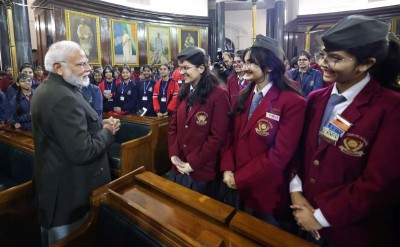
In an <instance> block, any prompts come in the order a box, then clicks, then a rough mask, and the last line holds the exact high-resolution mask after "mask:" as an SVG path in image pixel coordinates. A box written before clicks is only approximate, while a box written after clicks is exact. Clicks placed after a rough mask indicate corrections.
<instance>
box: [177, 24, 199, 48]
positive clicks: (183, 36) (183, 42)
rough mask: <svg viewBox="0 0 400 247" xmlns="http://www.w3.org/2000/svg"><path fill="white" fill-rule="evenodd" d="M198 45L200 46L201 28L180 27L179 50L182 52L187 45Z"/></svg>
mask: <svg viewBox="0 0 400 247" xmlns="http://www.w3.org/2000/svg"><path fill="white" fill-rule="evenodd" d="M189 46H198V47H200V28H196V27H188V28H186V27H185V28H183V27H181V28H179V31H178V49H179V50H178V51H179V52H181V51H182V50H184V49H185V48H186V47H189Z"/></svg>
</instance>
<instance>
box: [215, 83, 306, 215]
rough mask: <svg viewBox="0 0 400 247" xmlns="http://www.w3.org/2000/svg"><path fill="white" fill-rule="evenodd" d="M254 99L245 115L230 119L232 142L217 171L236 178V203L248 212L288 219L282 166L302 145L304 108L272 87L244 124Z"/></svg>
mask: <svg viewBox="0 0 400 247" xmlns="http://www.w3.org/2000/svg"><path fill="white" fill-rule="evenodd" d="M253 90H254V87H253V89H252V91H251V92H253ZM252 97H253V96H252V93H251V95H250V96H249V97H248V98H247V99H246V102H245V106H246V108H245V110H244V112H243V113H242V114H240V115H236V116H235V118H234V123H233V125H234V133H233V136H234V138H233V142H232V143H231V144H230V146H229V148H228V150H225V151H224V152H223V154H222V162H221V170H222V171H233V172H234V179H235V183H236V185H237V190H238V193H239V195H240V198H241V199H242V200H244V201H245V203H246V205H247V206H248V207H250V208H251V209H253V210H256V211H258V212H261V213H264V214H272V213H273V214H277V215H278V214H283V213H287V212H288V211H289V209H290V208H289V205H290V204H289V188H288V185H287V177H286V176H285V175H286V166H287V165H288V163H289V161H290V160H291V158H292V157H293V155H294V152H295V150H296V149H297V145H298V143H299V140H300V136H301V132H302V128H303V121H304V113H305V110H306V102H305V99H304V98H303V97H302V96H300V95H298V94H296V93H294V92H291V91H282V90H280V89H279V88H278V87H276V86H275V85H273V86H272V87H271V89H270V90H269V91H268V93H267V94H266V95H265V96H264V97H263V99H262V100H261V102H260V104H259V105H258V106H257V108H256V109H255V111H254V112H253V115H252V116H251V117H250V119H248V120H247V116H248V113H249V109H250V105H251V101H252Z"/></svg>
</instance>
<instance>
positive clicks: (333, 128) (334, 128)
mask: <svg viewBox="0 0 400 247" xmlns="http://www.w3.org/2000/svg"><path fill="white" fill-rule="evenodd" d="M327 127H328V129H329V130H331V131H333V132H335V133H336V134H338V135H339V136H340V137H342V136H343V135H344V133H345V131H344V130H342V129H341V128H339V127H338V126H336V125H335V124H334V123H332V122H330V123H329V124H328V126H327Z"/></svg>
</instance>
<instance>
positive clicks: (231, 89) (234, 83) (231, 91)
mask: <svg viewBox="0 0 400 247" xmlns="http://www.w3.org/2000/svg"><path fill="white" fill-rule="evenodd" d="M248 84H249V82H247V81H245V85H246V86H247V85H248ZM243 88H245V87H243ZM243 88H242V86H241V85H239V80H238V77H237V75H236V74H234V75H231V76H229V77H228V79H227V80H226V89H227V90H228V95H229V101H230V102H231V106H232V108H233V107H234V106H235V104H236V99H237V97H238V95H239V92H240V90H242V89H243Z"/></svg>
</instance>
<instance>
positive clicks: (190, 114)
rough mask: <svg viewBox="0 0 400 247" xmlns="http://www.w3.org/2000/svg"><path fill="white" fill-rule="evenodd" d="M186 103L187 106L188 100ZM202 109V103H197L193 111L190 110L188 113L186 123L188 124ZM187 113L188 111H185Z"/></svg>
mask: <svg viewBox="0 0 400 247" xmlns="http://www.w3.org/2000/svg"><path fill="white" fill-rule="evenodd" d="M185 103H186V104H187V100H186V102H185ZM186 104H185V108H186ZM200 107H201V104H200V103H195V104H194V105H193V106H192V109H190V111H189V113H188V116H187V118H186V123H188V122H189V120H190V119H191V118H192V117H193V115H194V114H195V113H197V111H198V110H199V108H200ZM185 111H186V109H185Z"/></svg>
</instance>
